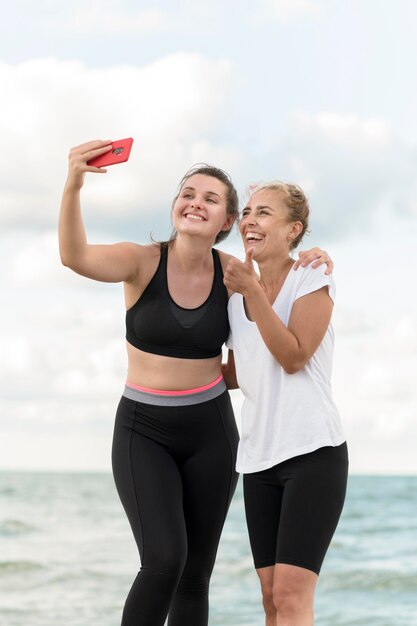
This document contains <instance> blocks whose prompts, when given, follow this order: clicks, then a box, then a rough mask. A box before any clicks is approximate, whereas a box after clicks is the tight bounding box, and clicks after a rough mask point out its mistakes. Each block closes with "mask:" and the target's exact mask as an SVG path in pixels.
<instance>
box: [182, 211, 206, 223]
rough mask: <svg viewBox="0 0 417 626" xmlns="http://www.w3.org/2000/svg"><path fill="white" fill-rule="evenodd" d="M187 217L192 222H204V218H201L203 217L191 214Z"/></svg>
mask: <svg viewBox="0 0 417 626" xmlns="http://www.w3.org/2000/svg"><path fill="white" fill-rule="evenodd" d="M185 217H187V218H188V219H191V220H196V221H198V222H204V218H203V217H201V215H192V214H191V213H188V215H186V216H185Z"/></svg>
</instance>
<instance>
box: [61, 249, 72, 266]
mask: <svg viewBox="0 0 417 626" xmlns="http://www.w3.org/2000/svg"><path fill="white" fill-rule="evenodd" d="M59 258H60V259H61V263H62V265H64V267H69V268H71V262H70V259H69V257H68V255H66V254H65V252H63V251H62V250H60V251H59Z"/></svg>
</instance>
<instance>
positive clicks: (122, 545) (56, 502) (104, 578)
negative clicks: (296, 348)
mask: <svg viewBox="0 0 417 626" xmlns="http://www.w3.org/2000/svg"><path fill="white" fill-rule="evenodd" d="M138 563H139V561H138V556H137V552H136V546H135V544H134V541H133V538H132V536H131V532H130V528H129V526H128V523H127V520H126V518H125V515H124V512H123V510H122V507H121V504H120V502H119V500H118V496H117V493H116V490H115V487H114V484H113V479H112V477H111V476H110V475H107V474H75V473H74V474H70V473H67V474H64V473H62V474H57V473H32V474H31V473H17V472H1V473H0V626H57V625H61V624H65V626H118V625H119V624H120V616H121V611H122V606H123V603H124V599H125V597H126V595H127V593H128V590H129V588H130V584H131V582H132V581H133V579H134V577H135V576H136V573H137V569H138ZM263 624H264V621H263V616H262V608H261V603H260V595H259V588H258V581H257V577H256V574H255V572H254V570H253V567H252V560H251V556H250V552H249V544H248V539H247V535H246V528H245V521H244V516H243V502H242V490H241V483H240V482H239V486H238V489H237V492H236V495H235V498H234V500H233V502H232V505H231V509H230V512H229V516H228V519H227V522H226V525H225V528H224V532H223V537H222V541H221V545H220V547H219V553H218V558H217V563H216V567H215V571H214V574H213V578H212V585H211V592H210V625H213V626H214V625H219V626H220V625H222V626H227V625H232V626H263ZM316 624H317V625H318V626H348V625H349V626H354V625H355V626H373V625H375V626H417V477H396V476H395V477H394V476H386V477H383V476H378V477H374V476H351V477H350V480H349V486H348V494H347V500H346V505H345V509H344V512H343V516H342V519H341V521H340V524H339V527H338V530H337V532H336V535H335V537H334V539H333V542H332V544H331V546H330V548H329V552H328V554H327V557H326V560H325V563H324V566H323V570H322V573H321V575H320V579H319V584H318V589H317V595H316Z"/></svg>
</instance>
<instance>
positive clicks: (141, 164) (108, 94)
mask: <svg viewBox="0 0 417 626" xmlns="http://www.w3.org/2000/svg"><path fill="white" fill-rule="evenodd" d="M0 82H1V84H2V87H3V93H6V94H7V98H3V99H2V102H1V116H0V133H1V135H2V143H3V146H6V147H7V149H4V150H2V151H1V153H0V189H1V191H0V206H1V209H0V221H1V222H2V223H3V224H4V225H7V224H15V225H16V224H19V225H20V224H22V223H23V224H25V225H28V224H51V223H52V222H53V223H55V221H56V214H57V205H58V204H59V198H60V194H61V190H62V187H63V184H64V181H65V175H66V165H67V161H66V157H67V154H68V151H69V148H70V147H71V146H72V145H77V144H79V143H82V142H83V141H86V140H89V139H92V138H97V137H99V138H105V139H106V138H109V139H118V138H122V137H126V136H133V137H134V139H135V143H134V147H133V150H132V156H131V160H130V161H129V163H128V164H126V165H123V166H119V167H120V169H116V168H113V169H112V170H111V172H110V171H109V173H108V174H107V176H105V177H103V176H100V177H95V179H93V177H90V180H89V181H88V185H86V190H87V191H86V193H85V198H86V200H87V201H88V203H89V204H90V206H91V215H93V216H94V215H95V216H97V215H104V216H106V214H107V215H108V214H109V212H110V213H111V212H113V215H123V213H125V214H126V213H129V212H131V213H134V214H135V215H137V213H138V212H140V211H144V210H146V211H149V210H153V209H155V207H160V206H161V205H165V206H166V205H167V203H168V206H169V203H170V200H171V197H172V194H173V192H174V190H175V188H176V185H177V182H178V179H179V178H180V177H181V175H182V173H183V171H185V170H186V169H187V168H188V167H189V166H190V165H192V164H193V162H195V158H196V154H197V152H198V154H199V160H203V159H205V160H210V158H211V156H212V154H215V156H216V157H219V158H220V157H222V160H223V161H224V167H225V168H226V167H227V166H228V165H230V164H231V163H232V162H235V161H236V160H238V159H239V156H238V153H237V151H234V150H233V149H232V150H230V149H228V148H227V147H219V146H217V145H216V142H215V140H214V139H213V138H212V136H213V135H215V133H217V132H218V131H219V129H220V128H221V127H222V124H223V119H224V113H225V110H227V107H228V102H229V98H230V96H231V93H232V92H233V89H234V86H235V85H236V83H235V77H234V70H233V66H232V64H231V63H230V62H229V61H228V60H221V59H220V60H214V61H212V60H208V59H206V58H204V57H202V56H201V55H198V54H187V53H178V54H173V55H170V56H167V57H165V58H162V59H160V60H158V61H156V62H154V63H151V64H149V65H147V66H145V67H142V68H138V67H133V66H121V67H120V66H119V67H111V68H104V69H103V68H95V69H91V68H88V67H87V66H85V65H84V64H83V63H81V62H78V61H74V62H63V61H58V60H57V59H52V58H50V59H38V60H34V61H28V62H25V63H22V64H20V65H16V66H13V65H8V64H5V63H2V64H0ZM196 146H198V150H197V148H196ZM202 147H203V149H202ZM173 165H174V166H173ZM98 179H100V180H98ZM138 207H140V209H138Z"/></svg>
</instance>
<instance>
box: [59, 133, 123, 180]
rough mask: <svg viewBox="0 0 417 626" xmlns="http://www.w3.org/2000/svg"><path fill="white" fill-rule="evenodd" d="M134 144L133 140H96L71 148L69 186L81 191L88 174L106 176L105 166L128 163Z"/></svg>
mask: <svg viewBox="0 0 417 626" xmlns="http://www.w3.org/2000/svg"><path fill="white" fill-rule="evenodd" d="M132 143H133V139H131V138H129V139H122V140H119V141H113V142H112V141H110V140H96V141H88V142H87V143H83V144H81V145H79V146H76V147H75V148H71V150H70V153H69V171H68V180H67V186H70V187H75V188H78V189H81V187H82V186H83V184H84V177H85V173H86V172H94V173H96V174H105V173H106V172H107V170H106V169H104V166H106V165H113V164H115V163H123V162H125V161H127V159H128V158H129V155H130V150H131V147H132Z"/></svg>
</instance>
